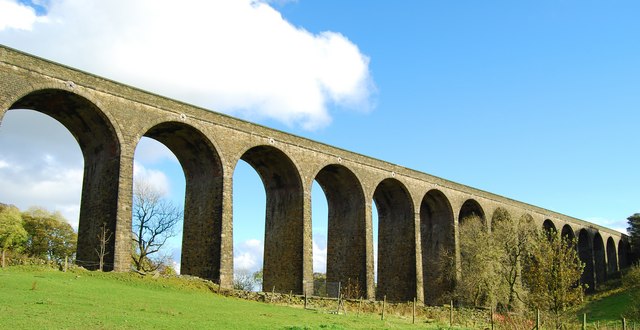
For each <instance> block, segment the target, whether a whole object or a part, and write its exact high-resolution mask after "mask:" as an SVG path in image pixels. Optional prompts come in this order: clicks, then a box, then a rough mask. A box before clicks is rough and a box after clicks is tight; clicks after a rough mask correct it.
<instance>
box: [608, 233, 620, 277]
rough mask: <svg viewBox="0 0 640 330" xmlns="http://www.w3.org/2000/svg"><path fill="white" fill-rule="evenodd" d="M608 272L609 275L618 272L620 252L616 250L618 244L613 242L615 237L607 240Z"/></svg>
mask: <svg viewBox="0 0 640 330" xmlns="http://www.w3.org/2000/svg"><path fill="white" fill-rule="evenodd" d="M607 266H608V267H607V270H608V271H609V274H615V273H617V272H618V270H619V269H618V251H617V249H616V243H615V242H614V241H613V237H609V238H608V239H607Z"/></svg>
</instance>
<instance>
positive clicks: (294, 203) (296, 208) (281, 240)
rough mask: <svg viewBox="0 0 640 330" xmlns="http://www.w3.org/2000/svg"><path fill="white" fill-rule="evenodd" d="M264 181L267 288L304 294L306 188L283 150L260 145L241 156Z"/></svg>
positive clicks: (264, 282)
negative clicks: (304, 188)
mask: <svg viewBox="0 0 640 330" xmlns="http://www.w3.org/2000/svg"><path fill="white" fill-rule="evenodd" d="M241 159H242V160H244V161H245V162H247V163H248V164H249V165H250V166H251V167H253V168H254V169H255V170H256V172H258V175H259V176H260V179H261V180H262V183H263V184H264V188H265V193H266V199H267V205H266V214H265V242H264V261H263V287H264V288H274V287H275V290H276V291H278V292H283V293H285V292H286V293H288V292H290V291H293V292H295V293H299V294H301V293H303V281H304V260H305V258H309V257H310V256H306V257H305V255H304V190H303V186H302V181H301V179H300V174H299V171H298V168H297V167H296V166H295V164H294V163H293V161H292V160H291V159H290V158H289V157H288V156H287V155H286V154H285V153H284V152H283V151H281V150H279V149H277V148H275V147H273V146H266V145H260V146H255V147H253V148H251V149H249V150H247V151H246V152H245V153H244V154H243V155H242V157H241Z"/></svg>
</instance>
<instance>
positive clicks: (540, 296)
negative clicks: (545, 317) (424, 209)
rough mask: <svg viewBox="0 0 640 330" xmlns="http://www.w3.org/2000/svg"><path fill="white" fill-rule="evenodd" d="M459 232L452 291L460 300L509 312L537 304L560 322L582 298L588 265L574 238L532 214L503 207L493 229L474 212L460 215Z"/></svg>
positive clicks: (496, 213)
mask: <svg viewBox="0 0 640 330" xmlns="http://www.w3.org/2000/svg"><path fill="white" fill-rule="evenodd" d="M459 234H460V258H459V262H460V263H459V266H458V274H457V278H456V285H455V289H454V291H453V292H452V296H453V297H452V298H453V299H455V300H456V301H458V303H459V304H462V305H467V306H486V307H492V308H494V309H495V310H498V311H505V312H514V311H516V312H517V311H523V310H526V309H530V310H536V309H538V310H540V311H543V312H547V313H548V314H549V315H550V316H552V317H553V319H554V320H555V321H556V324H557V325H560V324H561V323H562V322H563V320H564V317H565V316H566V314H567V313H568V312H569V311H570V308H571V307H572V306H575V305H577V304H579V303H580V302H581V300H582V295H583V288H582V287H581V285H580V283H579V280H580V275H581V274H582V269H583V267H584V266H583V264H582V263H581V262H580V259H579V258H578V254H577V251H576V249H575V242H574V241H569V240H568V239H567V238H562V237H560V235H558V233H557V232H555V231H551V232H547V231H543V230H541V229H538V227H537V226H536V225H535V224H534V222H533V219H532V218H531V217H529V216H523V217H520V218H517V219H514V218H513V217H511V216H510V215H509V213H508V212H506V211H505V210H502V209H498V210H496V212H495V214H494V216H493V218H492V223H491V230H489V228H488V226H487V225H486V224H485V222H484V220H483V219H482V218H480V217H478V216H476V215H471V216H468V217H466V218H464V219H462V220H461V222H460V227H459ZM445 256H446V255H445ZM446 257H447V258H452V257H455V256H451V255H449V256H446ZM448 262H449V263H450V262H451V261H448Z"/></svg>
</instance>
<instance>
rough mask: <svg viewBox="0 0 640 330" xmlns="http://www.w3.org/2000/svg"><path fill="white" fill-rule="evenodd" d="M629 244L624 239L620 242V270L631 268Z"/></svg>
mask: <svg viewBox="0 0 640 330" xmlns="http://www.w3.org/2000/svg"><path fill="white" fill-rule="evenodd" d="M627 244H628V243H627V242H626V241H625V240H623V239H620V241H618V259H620V269H622V268H627V267H629V266H630V264H629V247H628V245H627Z"/></svg>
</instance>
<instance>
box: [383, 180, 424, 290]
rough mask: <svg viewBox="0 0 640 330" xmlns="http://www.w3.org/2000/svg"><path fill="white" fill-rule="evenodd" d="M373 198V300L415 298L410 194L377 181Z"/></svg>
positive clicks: (395, 184) (400, 186)
mask: <svg viewBox="0 0 640 330" xmlns="http://www.w3.org/2000/svg"><path fill="white" fill-rule="evenodd" d="M373 199H374V202H375V205H376V208H377V211H378V287H377V289H376V297H377V299H380V300H382V298H383V297H384V296H386V297H387V299H388V300H390V301H409V300H412V299H413V298H415V297H416V267H415V265H416V245H415V224H414V216H415V213H414V210H413V202H412V201H411V195H410V194H409V192H408V190H407V189H406V187H405V186H404V185H403V184H402V183H401V182H400V181H398V180H397V179H392V178H388V179H385V180H383V181H382V182H380V184H378V187H377V188H376V190H375V192H374V194H373Z"/></svg>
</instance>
